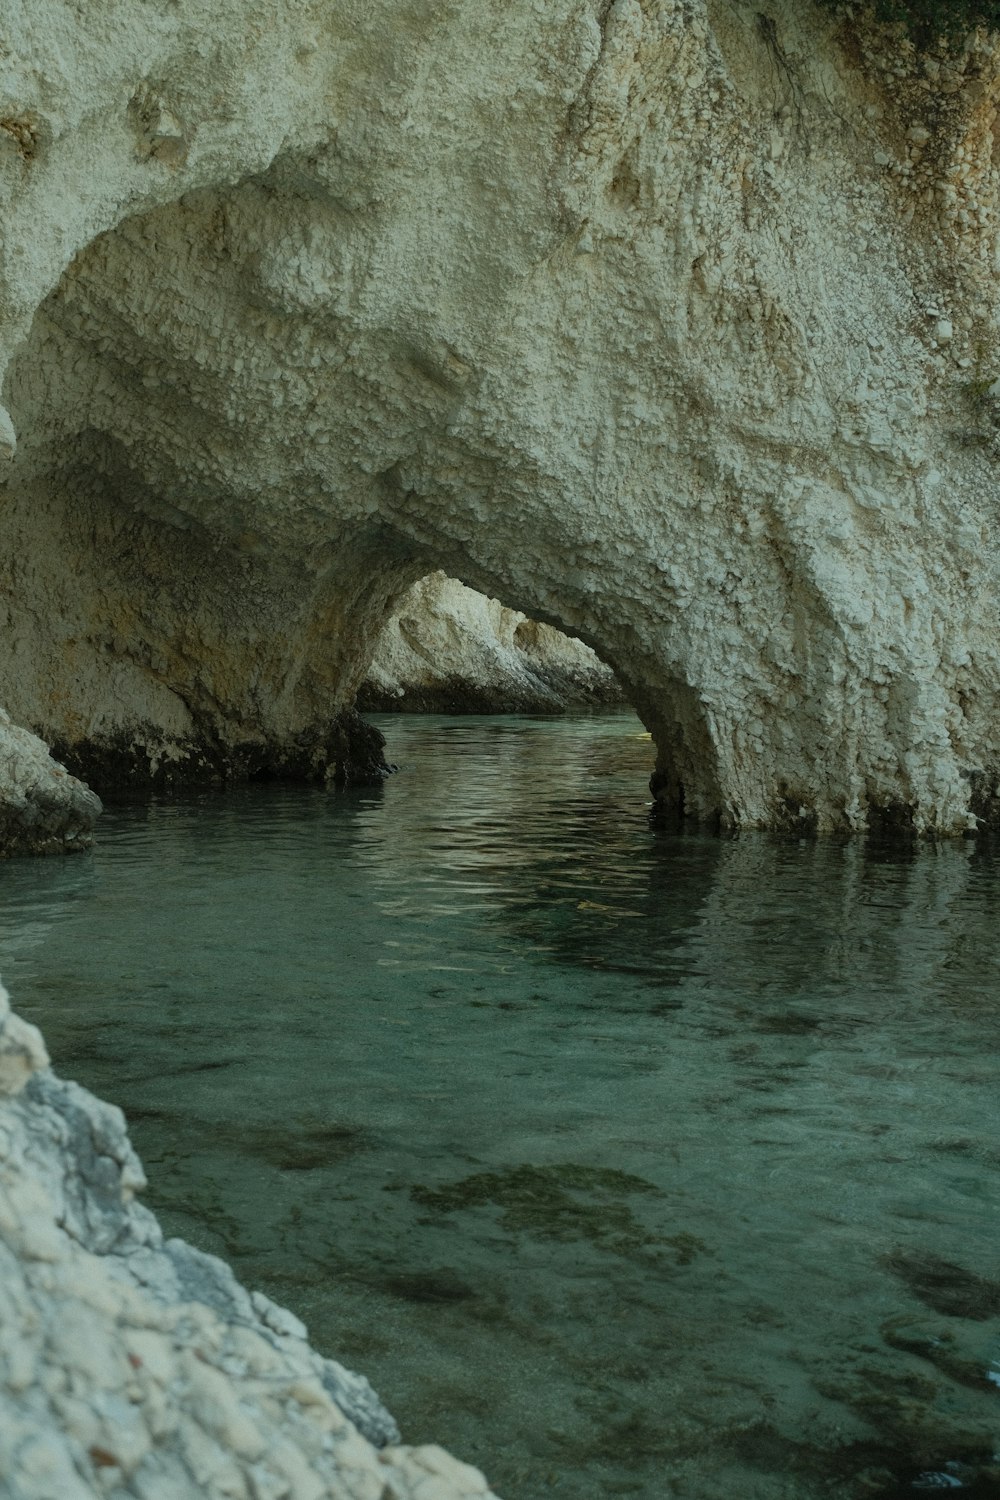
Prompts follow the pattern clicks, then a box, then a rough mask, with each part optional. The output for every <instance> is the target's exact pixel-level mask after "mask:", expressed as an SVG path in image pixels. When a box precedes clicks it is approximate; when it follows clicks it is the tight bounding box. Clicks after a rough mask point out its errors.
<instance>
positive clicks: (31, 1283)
mask: <svg viewBox="0 0 1000 1500" xmlns="http://www.w3.org/2000/svg"><path fill="white" fill-rule="evenodd" d="M47 1064H48V1058H47V1057H46V1054H45V1048H44V1045H43V1043H42V1040H41V1037H40V1035H39V1033H38V1031H37V1030H36V1028H35V1027H33V1026H29V1025H28V1024H27V1023H26V1022H24V1021H22V1020H20V1019H19V1018H18V1017H16V1016H14V1015H12V1014H11V1012H10V1007H9V1002H8V998H7V994H6V992H5V991H4V990H3V988H2V986H0V1291H2V1296H0V1475H2V1476H3V1480H2V1490H3V1494H4V1497H5V1500H55V1497H57V1496H58V1497H59V1500H94V1497H99V1496H115V1497H123V1500H124V1497H125V1496H132V1497H136V1500H191V1497H192V1496H195V1495H198V1496H204V1497H209V1500H223V1497H224V1500H258V1497H262V1496H266V1497H268V1500H490V1492H489V1489H488V1487H487V1484H486V1481H485V1480H484V1479H483V1477H482V1475H481V1474H480V1473H479V1472H478V1470H476V1469H473V1468H471V1467H470V1466H469V1465H467V1464H463V1463H461V1462H459V1461H458V1460H457V1459H454V1458H452V1457H451V1456H450V1454H448V1453H446V1452H445V1451H444V1450H443V1449H441V1448H438V1447H437V1446H435V1445H425V1446H423V1447H406V1446H401V1445H400V1444H399V1433H398V1431H397V1429H396V1425H395V1423H394V1422H393V1420H392V1418H391V1417H390V1416H389V1414H388V1412H386V1410H385V1408H384V1407H383V1406H382V1404H381V1402H380V1401H379V1400H378V1398H377V1396H376V1395H375V1393H374V1392H373V1391H372V1389H371V1387H370V1385H369V1384H368V1382H367V1381H366V1380H365V1379H364V1378H363V1377H362V1376H359V1375H355V1374H353V1373H352V1372H351V1371H349V1370H345V1369H344V1368H343V1367H342V1366H340V1365H338V1364H337V1363H336V1362H335V1361H333V1360H329V1359H324V1358H323V1357H322V1356H320V1355H318V1354H316V1353H315V1352H314V1351H313V1350H312V1349H311V1348H310V1347H309V1345H308V1343H307V1341H306V1331H305V1329H304V1328H303V1326H302V1324H301V1323H300V1322H299V1320H298V1319H297V1318H296V1317H294V1316H293V1314H291V1313H289V1312H287V1311H286V1310H285V1309H283V1308H280V1307H277V1306H276V1305H275V1304H274V1303H273V1302H271V1301H270V1300H269V1299H268V1298H267V1297H265V1296H264V1295H263V1294H262V1293H260V1292H254V1293H249V1292H247V1291H246V1290H245V1289H244V1288H243V1287H242V1286H240V1285H239V1283H238V1282H237V1281H236V1279H235V1277H234V1276H233V1274H232V1272H231V1271H230V1270H229V1268H228V1266H226V1265H225V1264H224V1263H223V1262H222V1261H220V1260H217V1259H216V1258H215V1257H214V1256H210V1255H205V1254H204V1253H203V1252H201V1251H199V1250H196V1249H195V1248H194V1247H193V1246H191V1245H188V1244H185V1243H184V1242H183V1241H182V1240H164V1238H163V1235H162V1233H161V1232H160V1229H159V1226H158V1225H157V1222H156V1220H155V1218H154V1217H153V1215H152V1214H151V1213H149V1211H148V1210H147V1209H144V1208H143V1207H142V1206H141V1205H139V1204H138V1203H137V1202H136V1201H135V1193H136V1192H137V1191H141V1189H142V1188H143V1187H144V1186H145V1177H144V1175H143V1171H142V1167H141V1165H140V1163H139V1160H138V1158H137V1157H136V1155H135V1152H134V1151H133V1149H132V1147H131V1145H130V1143H129V1140H128V1136H127V1135H126V1132H125V1122H124V1119H123V1116H122V1113H121V1111H120V1110H118V1109H116V1108H115V1107H114V1106H112V1105H110V1104H105V1103H103V1102H102V1101H101V1100H98V1099H95V1098H94V1096H93V1095H92V1094H88V1093H87V1092H86V1090H85V1089H81V1088H80V1087H78V1085H76V1084H73V1083H66V1082H64V1081H62V1080H61V1079H59V1078H56V1077H55V1076H54V1075H53V1074H52V1073H51V1072H50V1071H49V1068H48V1066H47Z"/></svg>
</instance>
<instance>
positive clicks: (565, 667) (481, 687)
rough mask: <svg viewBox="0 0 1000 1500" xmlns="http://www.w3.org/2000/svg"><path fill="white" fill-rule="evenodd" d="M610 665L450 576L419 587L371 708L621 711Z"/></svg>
mask: <svg viewBox="0 0 1000 1500" xmlns="http://www.w3.org/2000/svg"><path fill="white" fill-rule="evenodd" d="M621 703H622V694H621V689H620V688H619V686H618V683H617V682H616V680H615V675H614V673H613V672H612V671H611V669H610V667H606V666H605V665H604V663H603V662H602V661H601V660H600V659H599V657H597V656H596V655H595V654H594V652H593V651H591V649H590V647H589V646H585V645H584V644H583V642H582V641H576V640H573V639H572V638H571V637H569V636H566V635H563V634H562V632H561V631H558V630H553V628H552V627H551V626H550V625H540V624H539V623H538V622H537V621H536V620H529V619H528V617H527V616H526V615H523V614H521V613H520V611H519V610H515V609H507V608H506V607H505V606H504V605H503V604H501V603H500V601H499V600H498V599H487V598H485V597H484V596H483V595H482V594H478V593H476V591H475V590H474V589H468V588H466V587H465V585H464V584H461V583H459V582H458V581H457V580H456V579H454V578H446V577H445V575H444V574H443V573H432V574H431V575H430V576H429V577H427V578H423V579H421V580H420V582H419V583H415V584H414V585H413V587H412V588H411V589H410V591H409V592H408V593H407V594H406V595H405V596H404V598H403V599H402V600H401V602H400V604H399V605H398V606H397V608H396V611H395V613H394V614H393V616H392V618H391V619H390V620H388V621H387V622H386V624H385V626H384V627H383V630H382V633H381V635H380V636H379V638H378V644H377V646H376V649H375V656H374V658H373V659H372V663H371V666H370V667H369V669H368V676H367V677H366V679H365V681H364V682H363V683H362V686H361V691H360V693H359V695H358V705H359V707H360V708H361V710H362V711H365V710H368V711H376V710H382V711H394V712H399V711H409V712H415V713H484V714H493V713H553V712H557V711H558V710H560V709H567V708H600V707H602V706H606V705H612V704H613V705H616V706H621Z"/></svg>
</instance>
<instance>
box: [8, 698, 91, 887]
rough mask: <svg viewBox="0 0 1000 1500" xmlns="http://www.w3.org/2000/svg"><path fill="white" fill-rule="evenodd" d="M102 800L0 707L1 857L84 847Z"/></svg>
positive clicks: (55, 852)
mask: <svg viewBox="0 0 1000 1500" xmlns="http://www.w3.org/2000/svg"><path fill="white" fill-rule="evenodd" d="M100 811H101V803H100V800H99V798H97V797H96V796H95V795H94V793H93V792H92V791H91V790H90V789H89V787H86V786H84V785H83V783H82V782H80V781H78V780H77V779H76V777H75V776H70V775H69V773H68V772H67V771H66V769H65V767H63V766H61V765H60V764H59V763H58V761H55V760H53V759H52V756H51V755H50V754H49V752H48V749H47V747H46V746H45V745H44V744H43V743H42V741H41V740H40V739H39V738H38V737H37V735H34V734H29V733H28V731H27V730H26V729H20V728H19V727H18V726H17V725H16V724H12V723H11V721H10V718H9V716H8V715H7V714H6V713H4V711H3V709H0V858H3V857H4V856H5V855H10V854H72V853H74V852H75V851H77V850H80V849H88V848H89V847H90V843H91V834H92V830H93V827H94V823H95V821H96V819H97V817H98V814H99V813H100Z"/></svg>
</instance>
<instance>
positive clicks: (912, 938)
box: [0, 714, 1000, 1500]
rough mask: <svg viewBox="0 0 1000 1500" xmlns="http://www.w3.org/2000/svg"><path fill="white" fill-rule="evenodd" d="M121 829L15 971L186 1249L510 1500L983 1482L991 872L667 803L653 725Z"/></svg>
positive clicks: (991, 1107)
mask: <svg viewBox="0 0 1000 1500" xmlns="http://www.w3.org/2000/svg"><path fill="white" fill-rule="evenodd" d="M377 722H379V723H380V725H381V727H382V728H383V730H384V731H385V732H386V733H387V735H388V738H389V754H390V756H391V758H392V759H393V760H395V761H397V762H398V763H399V764H400V767H401V770H400V772H399V774H398V775H397V776H394V777H392V778H391V779H390V780H389V782H388V783H387V784H386V785H385V786H384V787H383V788H358V789H350V790H347V791H344V792H337V793H328V794H327V793H321V792H318V791H311V790H303V789H293V788H283V787H257V788H248V789H241V790H237V791H233V792H231V793H220V794H216V795H198V796H197V797H192V798H189V799H174V800H169V801H166V800H164V801H155V802H152V803H150V804H143V805H138V806H136V805H132V806H126V807H120V808H112V809H109V810H108V812H107V813H106V814H105V817H104V819H103V820H102V823H101V825H100V835H99V842H98V845H97V847H96V849H95V851H94V853H93V854H92V855H88V856H85V857H80V858H74V859H71V860H44V861H28V860H17V861H11V862H8V863H7V864H6V865H3V866H0V973H2V974H3V977H4V980H5V981H6V983H7V985H8V987H9V989H10V991H11V994H12V997H13V1001H14V1004H15V1006H16V1007H17V1008H18V1009H19V1010H20V1011H21V1013H22V1014H23V1015H25V1016H27V1017H28V1018H29V1019H31V1020H33V1021H35V1022H36V1023H37V1024H39V1025H40V1026H41V1027H42V1029H43V1031H44V1032H45V1035H46V1039H47V1041H48V1044H49V1048H50V1051H51V1053H52V1056H53V1062H54V1065H55V1066H56V1068H57V1070H58V1071H59V1072H61V1073H63V1074H64V1075H67V1076H70V1077H73V1078H76V1079H77V1080H78V1081H80V1082H81V1083H83V1084H85V1085H86V1086H87V1087H89V1088H91V1089H93V1090H94V1091H95V1092H97V1093H98V1094H100V1095H102V1096H103V1097H105V1098H108V1099H111V1100H113V1101H114V1102H115V1103H117V1104H120V1105H121V1106H122V1108H123V1109H124V1110H125V1112H126V1114H127V1115H128V1117H129V1119H130V1123H131V1129H132V1136H133V1140H134V1142H135V1144H136V1146H137V1148H138V1150H139V1152H140V1154H141V1155H142V1157H143V1159H144V1161H145V1164H146V1167H147V1171H148V1173H149V1176H150V1189H149V1192H148V1194H147V1200H146V1201H147V1202H148V1203H149V1204H150V1206H151V1207H152V1208H154V1209H155V1210H156V1212H157V1213H158V1214H159V1215H160V1218H161V1220H162V1222H163V1224H164V1227H165V1229H166V1230H167V1231H168V1232H169V1233H173V1234H182V1235H184V1236H185V1237H186V1238H188V1239H190V1240H192V1241H193V1242H194V1243H195V1244H197V1245H200V1246H201V1247H203V1248H205V1249H208V1250H211V1251H213V1252H214V1253H216V1254H219V1255H222V1256H224V1257H225V1258H226V1259H228V1260H229V1261H230V1262H231V1263H232V1264H233V1265H234V1267H235V1269H236V1272H237V1274H238V1275H239V1276H240V1277H241V1279H242V1280H244V1281H245V1282H246V1283H248V1284H249V1285H250V1286H251V1287H256V1286H259V1287H261V1288H263V1289H264V1290H265V1291H267V1292H268V1294H269V1295H271V1296H272V1297H274V1298H275V1299H276V1300H278V1301H280V1302H282V1303H284V1304H286V1305H287V1306H289V1307H291V1308H292V1309H293V1310H294V1311H295V1312H296V1313H298V1314H299V1316H301V1317H302V1318H303V1319H304V1320H305V1321H306V1323H307V1324H308V1325H309V1328H310V1333H311V1337H312V1339H313V1342H314V1343H315V1344H316V1346H317V1347H318V1348H320V1349H321V1350H323V1351H324V1352H326V1353H329V1354H332V1355H334V1356H336V1357H337V1358H339V1359H341V1360H342V1361H343V1362H345V1363H347V1364H349V1365H353V1366H355V1367H356V1368H358V1369H360V1370H363V1371H364V1372H365V1374H367V1375H368V1376H369V1377H370V1379H371V1380H372V1382H373V1384H374V1385H375V1387H376V1389H377V1390H378V1391H379V1393H380V1394H381V1395H382V1397H383V1399H384V1400H385V1401H386V1403H387V1404H388V1405H389V1407H390V1408H391V1409H392V1411H393V1412H394V1414H395V1415H396V1417H397V1419H398V1420H399V1422H400V1425H401V1426H402V1429H403V1434H404V1438H405V1439H406V1440H407V1441H412V1442H422V1441H440V1442H441V1443H443V1444H445V1445H446V1446H448V1447H450V1448H451V1449H452V1450H453V1451H454V1452H455V1453H457V1454H458V1455H459V1456H460V1457H462V1458H465V1459H467V1460H469V1461H471V1462H473V1463H476V1464H477V1465H479V1466H480V1467H481V1468H482V1469H483V1470H484V1471H485V1472H486V1474H487V1475H488V1477H489V1478H490V1480H491V1482H492V1483H493V1485H494V1487H495V1488H496V1489H497V1491H498V1492H499V1493H500V1494H502V1495H503V1496H504V1497H505V1500H546V1497H560V1496H564V1497H566V1500H570V1497H572V1500H609V1497H614V1496H632V1497H642V1500H669V1497H677V1500H737V1497H738V1500H814V1497H820V1496H827V1495H829V1496H839V1497H844V1500H861V1497H866V1496H867V1497H876V1496H878V1497H883V1496H890V1495H892V1496H902V1495H919V1494H923V1493H930V1492H933V1491H937V1490H948V1491H949V1492H952V1491H953V1492H955V1493H963V1492H964V1493H965V1494H968V1495H979V1496H987V1495H988V1496H994V1497H995V1496H997V1495H1000V1477H998V1476H1000V1467H998V1465H997V1460H996V1454H997V1450H998V1448H1000V1338H998V1329H1000V1253H998V1237H1000V1236H998V1229H1000V1215H998V1202H1000V1194H998V1189H1000V1089H998V1074H1000V1068H998V1062H997V1057H998V1043H1000V1006H998V991H1000V922H998V913H1000V861H998V858H997V856H996V854H995V853H994V851H993V850H992V849H991V848H990V847H989V846H987V845H981V844H976V843H973V842H954V843H946V844H939V845H925V846H908V845H905V844H897V845H885V844H881V845H880V844H874V843H872V842H870V841H869V842H865V841H862V840H856V839H855V840H851V841H845V842H839V841H835V840H830V839H827V840H819V841H812V842H810V841H802V842H797V841H791V842H789V841H781V840H777V839H771V838H768V837H766V836H762V835H745V836H743V837H741V838H738V839H732V840H724V839H716V838H712V837H708V836H700V835H693V834H687V835H674V834H666V833H656V832H653V831H651V830H650V828H649V827H648V825H647V822H646V806H647V801H648V799H647V797H646V794H645V780H646V777H647V776H648V773H649V769H650V764H651V759H652V752H651V746H650V743H649V740H648V737H647V736H645V735H644V734H643V733H642V730H641V726H640V725H639V724H638V722H637V721H636V720H635V719H633V718H632V717H631V716H630V715H627V714H622V715H615V716H610V717H605V718H580V719H530V718H510V719H486V718H484V719H462V720H449V719H443V718H430V717H429V718H408V717H399V718H392V719H389V718H386V719H382V720H378V721H377Z"/></svg>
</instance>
